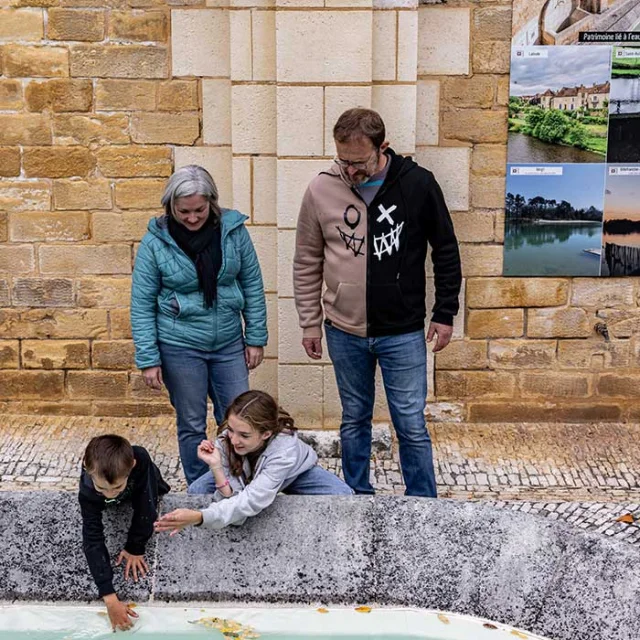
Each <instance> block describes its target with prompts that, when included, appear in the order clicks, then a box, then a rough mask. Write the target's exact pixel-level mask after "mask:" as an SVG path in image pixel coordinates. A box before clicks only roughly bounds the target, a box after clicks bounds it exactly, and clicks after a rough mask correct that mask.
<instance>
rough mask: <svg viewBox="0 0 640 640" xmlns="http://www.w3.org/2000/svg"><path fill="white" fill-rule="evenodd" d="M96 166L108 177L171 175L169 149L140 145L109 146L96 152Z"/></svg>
mask: <svg viewBox="0 0 640 640" xmlns="http://www.w3.org/2000/svg"><path fill="white" fill-rule="evenodd" d="M97 158H98V168H99V169H100V172H101V173H102V175H104V176H107V177H109V178H129V177H147V176H165V177H168V176H170V175H171V170H172V168H171V150H170V149H167V148H165V147H145V146H140V145H131V146H128V145H127V146H110V147H104V148H103V149H100V150H99V151H98V153H97Z"/></svg>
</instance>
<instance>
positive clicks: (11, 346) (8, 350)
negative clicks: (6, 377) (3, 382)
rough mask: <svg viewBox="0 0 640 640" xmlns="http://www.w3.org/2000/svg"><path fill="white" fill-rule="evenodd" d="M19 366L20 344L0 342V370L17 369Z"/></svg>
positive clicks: (14, 341) (8, 341) (13, 341)
mask: <svg viewBox="0 0 640 640" xmlns="http://www.w3.org/2000/svg"><path fill="white" fill-rule="evenodd" d="M19 365H20V343H19V342H18V341H17V340H0V369H17V368H18V367H19Z"/></svg>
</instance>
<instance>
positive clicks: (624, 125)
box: [607, 47, 640, 163]
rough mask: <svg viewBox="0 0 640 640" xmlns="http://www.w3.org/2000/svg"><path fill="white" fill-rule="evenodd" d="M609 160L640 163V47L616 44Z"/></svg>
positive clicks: (610, 104) (613, 64) (610, 109)
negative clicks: (617, 45) (618, 45)
mask: <svg viewBox="0 0 640 640" xmlns="http://www.w3.org/2000/svg"><path fill="white" fill-rule="evenodd" d="M609 114H610V115H609V143H608V146H607V162H614V163H615V162H628V163H636V162H640V47H614V48H613V60H612V64H611V99H610V101H609Z"/></svg>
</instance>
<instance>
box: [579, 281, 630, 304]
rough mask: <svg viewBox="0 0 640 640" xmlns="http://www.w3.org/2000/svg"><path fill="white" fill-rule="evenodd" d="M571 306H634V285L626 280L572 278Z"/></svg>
mask: <svg viewBox="0 0 640 640" xmlns="http://www.w3.org/2000/svg"><path fill="white" fill-rule="evenodd" d="M571 304H572V305H573V306H574V307H598V308H602V307H630V306H633V304H634V283H633V282H631V281H630V280H629V279H628V278H606V279H596V278H574V279H573V280H572V281H571Z"/></svg>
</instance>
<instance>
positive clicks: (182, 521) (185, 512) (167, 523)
mask: <svg viewBox="0 0 640 640" xmlns="http://www.w3.org/2000/svg"><path fill="white" fill-rule="evenodd" d="M196 524H202V513H200V511H195V510H194V509H175V510H174V511H172V512H171V513H166V514H165V515H163V516H162V517H161V518H158V520H156V521H155V522H154V524H153V528H154V529H155V532H156V533H161V532H163V531H169V535H170V536H175V535H176V533H178V532H179V531H182V529H184V528H185V527H189V526H193V525H196Z"/></svg>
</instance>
